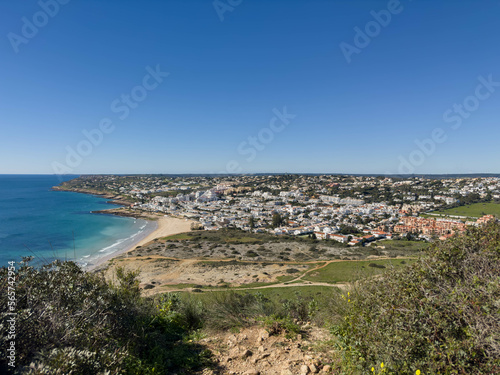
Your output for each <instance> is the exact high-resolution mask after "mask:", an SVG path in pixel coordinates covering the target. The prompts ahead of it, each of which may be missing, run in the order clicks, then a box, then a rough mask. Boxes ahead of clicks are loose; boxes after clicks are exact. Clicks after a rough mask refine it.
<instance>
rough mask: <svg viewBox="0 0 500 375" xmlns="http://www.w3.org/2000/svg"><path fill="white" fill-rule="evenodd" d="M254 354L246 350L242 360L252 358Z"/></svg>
mask: <svg viewBox="0 0 500 375" xmlns="http://www.w3.org/2000/svg"><path fill="white" fill-rule="evenodd" d="M252 354H253V353H252V352H251V351H250V350H248V349H246V350H245V351H244V352H243V354H242V355H241V358H243V359H245V358H248V357H250V356H252Z"/></svg>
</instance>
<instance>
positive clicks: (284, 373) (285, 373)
mask: <svg viewBox="0 0 500 375" xmlns="http://www.w3.org/2000/svg"><path fill="white" fill-rule="evenodd" d="M281 375H293V372H291V371H290V369H285V370H283V371H281Z"/></svg>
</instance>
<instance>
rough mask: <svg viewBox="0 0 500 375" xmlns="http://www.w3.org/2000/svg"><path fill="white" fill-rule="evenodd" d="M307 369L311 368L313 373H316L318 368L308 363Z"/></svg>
mask: <svg viewBox="0 0 500 375" xmlns="http://www.w3.org/2000/svg"><path fill="white" fill-rule="evenodd" d="M309 370H311V372H312V373H313V374H316V373H317V372H318V368H317V367H316V366H314V365H309Z"/></svg>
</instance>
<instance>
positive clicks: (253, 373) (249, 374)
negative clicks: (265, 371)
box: [243, 369, 260, 375]
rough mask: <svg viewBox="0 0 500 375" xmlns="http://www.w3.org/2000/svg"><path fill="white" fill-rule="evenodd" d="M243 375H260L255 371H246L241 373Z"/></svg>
mask: <svg viewBox="0 0 500 375" xmlns="http://www.w3.org/2000/svg"><path fill="white" fill-rule="evenodd" d="M243 374H244V375H260V371H257V370H254V369H252V370H247V371H245V372H244V373H243Z"/></svg>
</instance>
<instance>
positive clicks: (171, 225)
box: [85, 215, 193, 271]
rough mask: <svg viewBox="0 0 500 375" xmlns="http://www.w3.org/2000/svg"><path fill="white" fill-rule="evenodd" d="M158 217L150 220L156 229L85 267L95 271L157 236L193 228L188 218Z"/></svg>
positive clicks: (165, 235)
mask: <svg viewBox="0 0 500 375" xmlns="http://www.w3.org/2000/svg"><path fill="white" fill-rule="evenodd" d="M155 217H156V218H158V219H157V220H155V221H152V220H151V219H150V220H149V221H150V222H152V223H154V224H155V225H156V227H155V229H154V230H153V231H151V232H149V233H143V236H138V237H137V238H134V241H133V242H132V243H131V244H129V245H128V246H127V247H125V248H123V249H121V250H117V251H115V252H113V253H111V254H108V255H105V256H103V257H100V258H98V259H96V261H95V263H93V264H90V265H88V266H87V267H85V269H86V270H87V271H93V270H95V269H96V268H100V267H101V266H103V265H104V264H105V263H107V262H108V261H110V260H111V259H113V258H115V257H117V256H118V255H121V254H124V253H127V252H129V251H131V250H134V249H135V248H136V247H138V246H144V245H146V244H148V243H149V242H152V241H153V240H155V239H156V238H160V237H167V236H171V235H174V234H178V233H184V232H189V231H190V230H191V223H192V222H193V221H192V220H188V219H179V218H176V217H172V216H161V217H159V216H156V215H155Z"/></svg>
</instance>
